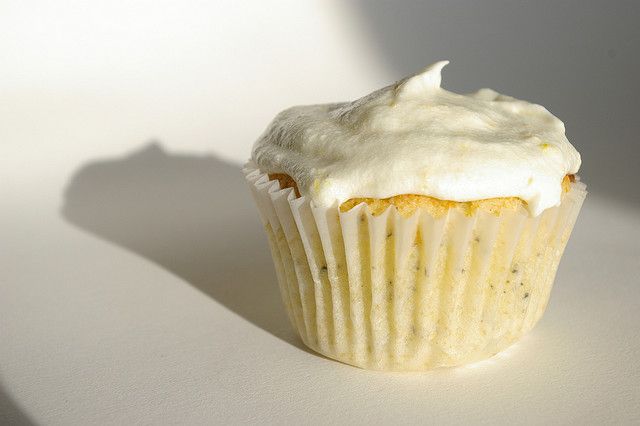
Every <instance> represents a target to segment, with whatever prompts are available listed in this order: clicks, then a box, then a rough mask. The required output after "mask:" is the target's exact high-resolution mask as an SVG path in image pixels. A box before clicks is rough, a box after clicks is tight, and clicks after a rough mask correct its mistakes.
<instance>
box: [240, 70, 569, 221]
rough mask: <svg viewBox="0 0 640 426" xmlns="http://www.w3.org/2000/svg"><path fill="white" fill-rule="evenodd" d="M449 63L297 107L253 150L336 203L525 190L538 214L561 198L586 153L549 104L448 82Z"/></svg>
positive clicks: (323, 201)
mask: <svg viewBox="0 0 640 426" xmlns="http://www.w3.org/2000/svg"><path fill="white" fill-rule="evenodd" d="M447 64H448V61H440V62H436V63H435V64H433V65H431V66H430V67H428V68H426V69H425V70H424V71H422V72H421V73H419V74H416V75H415V76H412V77H409V78H406V79H403V80H400V81H399V82H397V83H396V84H393V85H391V86H387V87H385V88H383V89H380V90H378V91H376V92H373V93H371V94H370V95H367V96H365V97H363V98H360V99H357V100H355V101H353V102H345V103H337V104H327V105H311V106H298V107H293V108H289V109H287V110H285V111H283V112H281V113H280V114H278V116H277V117H276V118H275V119H274V120H273V122H272V123H271V124H270V125H269V127H268V128H267V130H266V131H265V132H264V133H263V135H262V136H261V137H260V138H259V139H258V140H257V141H256V143H255V145H254V148H253V153H252V157H253V160H254V161H255V162H256V163H257V164H258V166H259V167H260V168H261V169H262V170H264V171H266V172H269V173H286V174H288V175H290V176H291V177H293V179H294V180H295V181H296V183H297V184H298V188H299V190H300V192H301V194H302V195H305V196H308V197H310V198H311V200H312V202H313V203H314V204H316V205H320V206H324V207H328V206H332V205H335V204H340V203H342V202H344V201H346V200H348V199H350V198H362V197H371V198H387V197H391V196H394V195H399V194H420V195H428V196H431V197H435V198H439V199H443V200H452V201H475V200H481V199H486V198H495V197H519V198H521V199H522V200H524V201H526V202H527V206H528V208H529V211H530V212H531V214H533V215H537V214H539V213H540V212H542V211H543V210H545V209H547V208H549V207H553V206H555V205H557V204H559V203H560V198H561V193H562V189H561V181H562V179H563V178H564V176H565V175H566V174H570V173H571V174H572V173H576V172H577V171H578V169H579V167H580V155H579V154H578V152H577V151H576V150H575V149H574V147H573V146H572V145H571V144H570V143H569V141H568V140H567V138H566V137H565V134H564V124H563V123H562V121H560V120H559V119H558V118H556V117H555V116H554V115H552V114H551V113H550V112H549V111H547V110H546V109H545V108H544V107H542V106H540V105H536V104H532V103H528V102H525V101H521V100H518V99H515V98H512V97H509V96H505V95H501V94H499V93H497V92H495V91H493V90H491V89H481V90H479V91H478V92H476V93H472V94H468V95H460V94H456V93H452V92H449V91H447V90H444V89H442V88H441V87H440V84H441V70H442V68H443V67H444V66H445V65H447Z"/></svg>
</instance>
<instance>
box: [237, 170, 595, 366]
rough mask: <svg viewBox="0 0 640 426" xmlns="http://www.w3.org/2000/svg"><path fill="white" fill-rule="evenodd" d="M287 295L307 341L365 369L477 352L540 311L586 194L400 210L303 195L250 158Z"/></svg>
mask: <svg viewBox="0 0 640 426" xmlns="http://www.w3.org/2000/svg"><path fill="white" fill-rule="evenodd" d="M245 175H246V178H247V181H248V182H249V184H250V187H251V189H252V193H253V195H254V198H255V201H256V204H257V206H258V209H259V211H260V215H261V218H262V220H263V224H264V226H265V229H266V232H267V235H268V238H269V243H270V247H271V251H272V255H273V260H274V264H275V269H276V274H277V276H278V282H279V286H280V291H281V294H282V298H283V302H284V305H285V307H286V309H287V312H288V315H289V318H290V320H291V323H292V324H293V326H294V328H295V329H296V330H297V332H298V334H299V335H300V337H301V339H302V341H303V342H304V343H305V344H306V345H307V346H308V347H310V348H311V349H313V350H314V351H317V352H319V353H321V354H323V355H325V356H327V357H329V358H333V359H336V360H339V361H341V362H344V363H347V364H351V365H355V366H358V367H362V368H367V369H376V370H414V371H419V370H427V369H432V368H436V367H445V366H456V365H463V364H467V363H471V362H474V361H478V360H482V359H485V358H488V357H491V356H493V355H495V354H496V353H497V352H499V351H501V350H503V349H505V348H506V347H508V346H509V345H511V344H512V343H514V342H515V341H517V340H518V339H519V338H520V337H522V335H524V334H525V333H526V332H527V331H529V330H530V329H531V328H532V327H533V326H534V325H535V324H536V323H537V321H538V320H539V319H540V317H541V316H542V314H543V312H544V310H545V307H546V305H547V302H548V299H549V293H550V291H551V287H552V285H553V281H554V277H555V273H556V270H557V267H558V264H559V261H560V258H561V256H562V252H563V250H564V247H565V245H566V243H567V241H568V239H569V236H570V233H571V230H572V228H573V225H574V223H575V220H576V218H577V215H578V212H579V210H580V207H581V205H582V202H583V200H584V197H585V195H586V191H585V186H584V185H583V184H582V183H580V182H576V183H574V184H572V188H571V191H570V192H569V193H567V194H566V195H565V197H564V198H563V201H562V204H561V205H560V206H558V207H554V208H550V209H547V210H546V211H545V212H543V213H542V214H541V215H539V216H537V217H529V215H528V213H527V212H526V211H525V210H524V209H520V210H518V211H505V212H503V213H502V214H501V215H500V216H494V215H492V214H489V213H486V212H483V211H478V212H477V213H476V214H474V215H473V216H465V215H464V214H463V213H461V212H460V211H458V210H457V209H451V210H450V211H449V213H448V214H447V215H445V216H443V217H433V216H431V215H429V214H428V213H426V212H420V213H418V214H415V215H414V216H412V217H410V218H403V217H401V216H400V215H399V214H397V213H396V212H395V210H394V209H393V208H390V209H389V210H387V211H386V212H385V213H383V214H382V215H380V216H375V217H374V216H372V215H371V214H369V213H368V211H367V209H366V206H365V205H360V206H357V207H355V208H353V209H351V210H350V211H348V212H346V213H340V212H338V209H337V208H333V209H320V208H315V207H312V206H310V203H309V202H308V200H306V199H305V198H304V197H301V198H295V195H294V194H293V192H292V190H291V189H290V188H289V189H284V190H281V189H280V187H279V184H278V182H277V181H270V180H269V179H268V177H267V176H266V175H265V174H262V173H260V171H259V170H257V169H255V166H251V165H249V166H248V167H247V168H246V169H245Z"/></svg>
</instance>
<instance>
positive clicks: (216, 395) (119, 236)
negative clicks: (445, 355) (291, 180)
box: [0, 0, 640, 424]
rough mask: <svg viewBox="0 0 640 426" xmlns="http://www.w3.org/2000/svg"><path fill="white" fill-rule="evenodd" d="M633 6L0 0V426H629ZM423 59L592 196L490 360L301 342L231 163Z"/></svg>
mask: <svg viewBox="0 0 640 426" xmlns="http://www.w3.org/2000/svg"><path fill="white" fill-rule="evenodd" d="M639 12H640V10H639V7H638V6H637V5H636V4H635V3H633V2H624V1H619V2H613V3H612V2H606V3H605V2H602V4H599V3H596V2H592V3H586V2H561V3H556V2H553V3H549V4H545V2H541V3H540V2H538V3H537V6H531V5H528V6H525V5H514V4H511V3H509V4H507V3H502V2H499V1H490V2H473V3H471V2H469V3H465V2H461V1H452V2H406V3H397V2H393V3H391V2H384V1H371V2H365V1H350V2H339V1H319V0H318V1H308V2H300V1H281V2H262V1H257V0H255V1H243V2H237V1H228V2H225V1H217V2H204V1H203V2H178V1H174V2H171V1H163V2H162V1H153V2H151V1H148V2H144V1H137V2H124V1H123V2H109V3H107V2H104V3H103V4H100V3H98V2H82V1H67V2H44V1H41V2H38V1H0V420H3V419H4V420H8V421H9V422H10V423H16V424H20V423H24V424H29V423H36V424H89V423H98V424H129V423H136V422H139V423H143V424H158V423H162V424H165V423H169V424H175V423H189V424H199V423H209V424H210V423H216V422H220V423H268V422H273V423H292V424H295V423H300V422H305V421H307V422H310V423H328V422H332V421H335V422H338V423H369V424H373V423H390V422H395V423H416V422H435V421H438V422H447V423H465V422H474V423H494V424H495V423H497V422H500V423H502V422H505V423H506V422H509V423H514V422H516V423H571V422H572V423H584V422H593V423H602V422H607V423H609V422H618V423H629V422H632V421H633V420H636V421H639V420H640V403H639V398H640V392H639V391H638V389H639V388H640V386H639V380H640V372H639V371H640V361H639V360H638V357H637V353H638V352H639V351H640V333H639V331H638V326H637V323H638V312H640V287H639V286H638V284H639V283H638V278H637V276H639V275H640V243H639V242H640V214H639V212H640V191H638V190H637V184H638V183H639V181H640V179H639V178H638V176H639V175H638V167H637V163H638V152H639V149H638V143H637V134H638V131H640V128H639V125H638V120H637V117H636V114H637V106H636V104H637V99H638V97H639V96H640V90H639V87H640V85H639V84H638V81H637V80H638V77H637V76H638V75H640V66H639V62H638V51H639V49H640V44H639V43H638V41H639V32H638V28H637V19H636V17H637V16H638V13H639ZM439 59H451V60H452V63H451V64H450V65H449V66H448V67H447V68H446V69H445V74H444V85H445V86H446V87H448V88H451V89H453V90H459V91H465V90H475V89H477V88H479V87H483V86H489V87H493V88H494V89H496V90H499V91H502V92H506V93H507V94H510V95H514V96H518V97H523V98H526V99H531V100H534V101H536V102H539V103H542V104H544V105H546V106H548V107H549V108H550V109H551V111H552V112H554V113H555V114H557V115H558V116H559V117H560V118H561V119H563V120H564V121H565V122H566V125H567V129H568V134H569V137H570V140H572V141H573V143H574V145H576V147H577V148H578V150H579V151H581V152H582V155H583V171H582V173H581V174H582V176H583V178H584V180H585V181H586V183H587V185H588V186H589V188H590V190H591V194H590V195H589V197H588V199H587V201H586V204H585V207H584V209H583V212H582V215H581V218H580V219H579V221H578V224H577V226H576V231H575V234H574V236H573V237H572V240H571V241H570V243H569V246H568V248H567V253H566V255H565V257H564V259H563V263H562V265H561V267H560V271H559V273H558V277H557V280H556V286H555V288H554V291H553V293H552V299H551V302H550V305H549V308H548V310H547V313H546V314H545V316H544V318H543V319H542V321H541V322H540V324H539V325H538V326H537V327H536V328H535V329H534V330H533V332H531V333H530V334H529V335H528V336H526V337H525V338H524V339H523V340H522V341H521V342H520V343H518V344H517V345H515V346H514V347H512V348H511V349H509V350H508V351H507V352H506V353H504V354H501V355H499V356H497V357H496V358H494V359H491V360H489V361H486V362H483V363H480V364H477V365H473V366H470V367H466V368H459V369H453V370H440V371H435V372H431V373H425V374H388V373H374V372H367V371H362V370H358V369H355V368H352V367H348V366H345V365H342V364H338V363H336V362H333V361H329V360H327V359H324V358H321V357H319V356H316V355H314V354H312V353H309V352H307V351H306V350H304V348H302V347H301V343H300V342H299V341H298V340H297V338H296V337H295V336H294V335H293V332H292V331H291V329H290V327H289V325H288V324H287V323H286V317H285V315H284V313H283V312H282V307H281V306H280V301H279V296H278V294H277V285H276V282H275V274H274V272H273V268H272V266H271V260H270V256H269V253H268V249H267V245H266V241H265V238H264V236H263V234H262V230H261V227H260V224H259V222H258V217H257V213H256V212H255V211H254V208H253V206H252V205H251V200H250V197H249V194H248V191H247V190H246V188H245V187H244V183H243V180H242V176H241V174H240V171H239V167H240V165H241V164H242V162H243V161H244V160H246V158H248V156H249V153H250V148H251V144H252V142H253V140H255V138H256V137H257V135H258V134H259V133H260V132H261V131H262V130H263V129H264V127H265V126H266V124H267V123H268V121H269V120H270V119H271V118H272V117H273V116H274V115H275V114H276V113H277V112H278V111H279V110H281V109H283V108H285V107H287V106H290V105H293V104H300V103H320V102H330V101H338V100H348V99H354V98H356V97H358V96H361V95H363V94H366V93H368V92H370V91H372V90H373V89H375V88H378V87H382V86H383V85H385V84H388V83H389V82H392V81H394V80H396V79H398V78H400V77H402V76H403V75H405V74H407V73H409V72H412V71H416V70H417V69H419V68H420V67H422V66H424V65H427V64H429V63H432V62H435V61H436V60H439ZM0 423H1V422H0Z"/></svg>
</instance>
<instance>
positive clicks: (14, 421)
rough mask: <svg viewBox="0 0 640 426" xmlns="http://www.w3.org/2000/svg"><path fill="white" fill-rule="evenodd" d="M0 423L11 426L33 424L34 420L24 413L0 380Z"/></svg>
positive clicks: (29, 425) (28, 425)
mask: <svg viewBox="0 0 640 426" xmlns="http://www.w3.org/2000/svg"><path fill="white" fill-rule="evenodd" d="M0 424H2V425H11V426H31V425H35V422H33V421H32V420H31V419H30V418H29V417H28V416H27V415H26V414H25V412H24V411H23V410H22V408H20V407H19V406H18V404H17V403H16V402H15V401H14V399H13V398H12V397H11V396H10V395H9V393H8V392H7V391H6V390H5V387H4V386H3V384H2V382H0Z"/></svg>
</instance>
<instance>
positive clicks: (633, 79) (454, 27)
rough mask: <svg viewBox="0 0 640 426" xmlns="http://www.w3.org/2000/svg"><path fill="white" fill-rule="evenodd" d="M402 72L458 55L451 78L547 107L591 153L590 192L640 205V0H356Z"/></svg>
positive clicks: (457, 85)
mask: <svg viewBox="0 0 640 426" xmlns="http://www.w3.org/2000/svg"><path fill="white" fill-rule="evenodd" d="M349 4H350V5H351V7H352V9H353V12H354V13H355V14H356V15H357V16H358V17H359V19H360V20H361V21H362V24H363V27H364V29H365V32H368V33H369V36H370V37H371V39H372V40H373V43H374V45H375V46H376V47H377V48H378V52H379V54H380V56H381V59H382V60H383V61H384V62H385V63H386V64H387V66H388V67H389V68H390V69H391V70H392V72H393V73H394V74H396V76H397V77H398V78H400V77H402V76H404V75H407V74H410V73H412V72H415V71H418V70H420V69H422V68H423V67H424V66H426V65H428V64H430V63H433V62H435V61H437V60H440V59H450V60H451V64H450V65H448V66H447V67H446V68H445V70H444V73H443V85H444V86H445V87H446V88H449V89H450V90H453V91H458V92H470V91H475V90H477V89H479V88H481V87H491V88H493V89H495V90H497V91H499V92H502V93H506V94H508V95H511V96H515V97H518V98H521V99H526V100H530V101H533V102H536V103H539V104H542V105H544V106H545V107H547V108H548V109H549V110H550V111H551V112H552V113H553V114H555V115H557V116H558V117H560V119H562V120H563V121H564V122H565V125H566V129H567V136H568V138H569V140H570V141H571V142H572V143H573V144H574V145H575V146H576V148H577V149H578V151H580V152H581V154H582V162H583V164H582V168H581V172H580V175H581V176H582V178H583V181H584V182H586V184H587V185H588V187H589V191H590V192H593V193H597V194H598V195H600V196H602V197H604V198H610V199H613V200H616V201H621V202H624V203H626V204H628V205H631V206H633V207H635V208H640V190H638V188H637V184H638V183H640V167H638V163H639V162H640V143H639V142H638V135H640V119H638V113H637V111H638V106H637V105H638V99H640V78H638V76H639V75H640V55H638V51H640V25H638V22H637V21H638V19H637V17H638V16H640V2H638V1H630V0H612V1H607V2H604V1H603V2H595V1H592V2H584V1H581V0H568V1H562V2H558V1H555V0H541V1H535V2H507V1H504V0H487V1H463V0H428V1H423V0H406V1H400V2H394V1H386V0H354V1H352V2H350V3H349Z"/></svg>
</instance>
